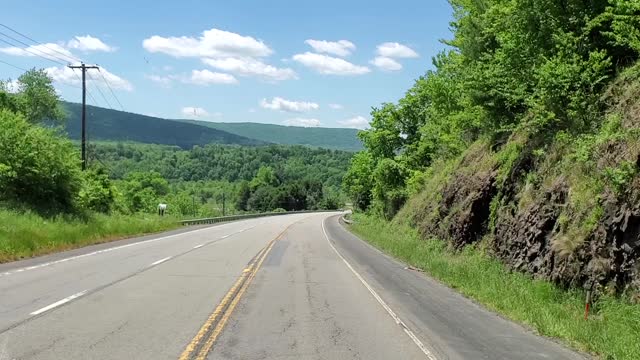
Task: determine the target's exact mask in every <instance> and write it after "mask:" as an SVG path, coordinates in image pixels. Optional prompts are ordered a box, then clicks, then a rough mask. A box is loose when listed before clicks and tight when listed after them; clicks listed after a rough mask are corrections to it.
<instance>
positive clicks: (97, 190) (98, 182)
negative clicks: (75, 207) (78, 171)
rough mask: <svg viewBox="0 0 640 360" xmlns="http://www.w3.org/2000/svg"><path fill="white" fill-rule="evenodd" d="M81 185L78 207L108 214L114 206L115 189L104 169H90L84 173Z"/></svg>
mask: <svg viewBox="0 0 640 360" xmlns="http://www.w3.org/2000/svg"><path fill="white" fill-rule="evenodd" d="M83 180H84V181H83V185H82V188H81V189H80V193H79V194H78V197H79V203H80V205H81V206H82V207H83V208H85V209H89V210H93V211H98V212H102V213H109V212H111V210H112V209H113V207H114V205H115V199H116V192H117V190H116V188H115V186H114V185H113V184H112V183H111V180H110V179H109V174H107V172H106V170H105V169H104V168H97V169H90V170H88V171H86V172H85V173H84V179H83Z"/></svg>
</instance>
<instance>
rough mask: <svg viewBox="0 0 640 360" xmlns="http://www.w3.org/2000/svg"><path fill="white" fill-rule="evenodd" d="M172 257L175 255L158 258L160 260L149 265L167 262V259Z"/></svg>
mask: <svg viewBox="0 0 640 360" xmlns="http://www.w3.org/2000/svg"><path fill="white" fill-rule="evenodd" d="M172 257H173V256H167V257H166V258H164V259H160V260H158V261H154V262H152V263H151V265H149V266H156V265H158V264H162V263H163V262H165V261H167V260H169V259H171V258H172Z"/></svg>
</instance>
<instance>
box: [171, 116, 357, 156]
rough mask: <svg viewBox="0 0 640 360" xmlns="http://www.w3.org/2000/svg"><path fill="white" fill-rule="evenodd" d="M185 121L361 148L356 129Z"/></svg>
mask: <svg viewBox="0 0 640 360" xmlns="http://www.w3.org/2000/svg"><path fill="white" fill-rule="evenodd" d="M184 121H188V122H191V123H194V124H198V125H203V126H208V127H211V128H214V129H219V130H223V131H227V132H230V133H232V134H237V135H241V136H244V137H248V138H251V139H257V140H262V141H265V142H269V143H274V144H286V145H308V146H312V147H321V148H326V149H338V150H348V151H358V150H362V142H361V141H360V139H359V138H358V130H356V129H341V128H314V127H298V126H282V125H274V124H260V123H250V122H243V123H224V122H211V121H195V120H184Z"/></svg>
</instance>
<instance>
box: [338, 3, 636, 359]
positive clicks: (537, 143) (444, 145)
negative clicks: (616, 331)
mask: <svg viewBox="0 0 640 360" xmlns="http://www.w3.org/2000/svg"><path fill="white" fill-rule="evenodd" d="M451 4H452V5H453V8H454V15H455V19H454V21H453V22H452V24H451V27H452V30H453V38H452V39H449V40H447V41H446V43H447V44H448V45H449V47H448V49H447V50H445V51H443V52H442V53H440V54H439V55H438V56H436V57H435V58H434V59H433V63H434V68H435V69H434V70H433V71H428V72H427V73H426V74H425V75H424V76H422V77H421V78H419V79H418V80H417V81H416V82H415V84H414V86H413V87H412V88H411V89H409V90H408V92H407V93H406V95H405V96H404V97H403V98H401V99H400V100H399V101H398V102H397V103H389V104H382V105H381V106H379V107H378V108H376V109H374V111H373V112H372V118H373V119H372V121H371V129H370V130H368V131H365V132H363V133H361V138H362V140H363V142H364V144H365V148H366V150H365V151H363V152H360V153H358V154H357V155H356V156H355V157H354V159H353V161H352V165H351V168H350V170H349V172H348V174H347V176H346V177H345V181H344V184H345V188H346V191H347V192H348V193H349V195H350V197H351V198H352V199H353V200H354V203H355V204H356V206H357V207H358V209H360V210H366V211H368V212H370V213H374V214H378V215H379V216H382V217H385V218H387V219H394V222H395V223H398V224H400V223H403V224H408V225H410V226H412V227H413V228H415V229H417V230H418V231H419V233H420V234H421V236H422V238H423V239H432V238H438V239H443V240H446V241H448V243H449V244H450V246H451V247H452V248H455V249H462V248H464V247H465V246H468V245H472V244H482V248H483V249H487V250H488V252H489V253H491V254H493V256H495V257H497V258H499V259H501V260H502V261H503V262H504V263H505V264H507V265H508V266H509V267H510V268H512V269H515V270H518V271H522V272H526V273H530V274H534V275H535V276H536V277H538V278H544V279H548V280H551V281H553V282H555V283H556V284H559V285H561V286H565V287H574V286H575V287H580V288H585V289H590V288H593V289H594V290H595V291H596V293H599V294H602V293H617V294H625V295H631V296H632V297H635V299H636V301H637V299H638V296H640V269H639V267H638V260H639V258H640V132H639V130H640V64H638V63H637V61H638V57H639V54H640V1H638V0H626V1H619V0H611V1H605V0H599V1H577V0H569V1H566V0H562V1H561V0H539V1H528V0H513V1H468V0H452V1H451ZM636 324H637V323H636ZM627 349H629V348H627ZM623 350H624V349H623ZM625 351H626V350H625ZM636 354H637V353H636Z"/></svg>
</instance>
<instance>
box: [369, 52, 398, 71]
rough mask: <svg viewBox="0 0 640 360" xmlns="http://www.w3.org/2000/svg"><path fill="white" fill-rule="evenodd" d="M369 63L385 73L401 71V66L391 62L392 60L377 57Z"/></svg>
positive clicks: (393, 61)
mask: <svg viewBox="0 0 640 360" xmlns="http://www.w3.org/2000/svg"><path fill="white" fill-rule="evenodd" d="M370 62H371V64H373V65H375V66H376V67H378V68H380V69H382V70H386V71H398V70H402V64H400V63H399V62H397V61H395V60H393V59H392V58H388V57H384V56H378V57H376V58H375V59H373V60H371V61H370Z"/></svg>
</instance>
